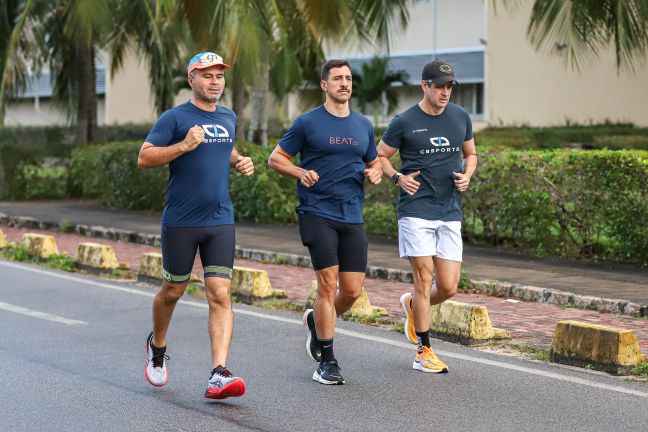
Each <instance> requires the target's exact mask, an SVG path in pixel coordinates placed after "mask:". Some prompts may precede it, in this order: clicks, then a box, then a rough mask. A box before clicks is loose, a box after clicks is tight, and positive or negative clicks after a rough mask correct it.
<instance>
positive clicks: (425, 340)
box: [416, 330, 430, 352]
mask: <svg viewBox="0 0 648 432" xmlns="http://www.w3.org/2000/svg"><path fill="white" fill-rule="evenodd" d="M416 340H417V341H418V352H422V351H423V347H424V346H426V347H428V348H430V330H425V331H422V332H416Z"/></svg>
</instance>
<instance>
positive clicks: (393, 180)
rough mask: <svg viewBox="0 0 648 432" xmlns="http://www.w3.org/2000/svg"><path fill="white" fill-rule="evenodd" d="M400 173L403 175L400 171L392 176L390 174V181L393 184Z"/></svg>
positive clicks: (396, 181)
mask: <svg viewBox="0 0 648 432" xmlns="http://www.w3.org/2000/svg"><path fill="white" fill-rule="evenodd" d="M402 175H403V174H402V173H399V172H397V173H396V174H394V175H393V176H391V181H392V182H393V183H394V184H397V183H398V177H400V176H402Z"/></svg>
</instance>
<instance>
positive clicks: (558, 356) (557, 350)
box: [551, 320, 644, 375]
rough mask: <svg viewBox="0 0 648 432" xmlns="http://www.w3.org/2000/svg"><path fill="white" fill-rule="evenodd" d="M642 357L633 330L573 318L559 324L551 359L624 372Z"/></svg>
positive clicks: (622, 373) (617, 373)
mask: <svg viewBox="0 0 648 432" xmlns="http://www.w3.org/2000/svg"><path fill="white" fill-rule="evenodd" d="M643 359H644V358H643V354H642V353H641V349H640V348H639V344H638V343H637V335H636V334H635V333H634V332H633V331H631V330H626V329H622V328H616V327H609V326H602V325H597V324H591V323H585V322H580V321H573V320H566V321H558V323H557V324H556V331H555V332H554V337H553V340H552V341H551V361H552V362H555V363H563V364H568V365H572V366H579V367H590V368H592V369H597V370H601V371H604V372H609V373H612V374H616V375H625V374H627V373H628V372H629V371H630V370H631V369H632V368H633V367H634V366H636V365H637V364H639V363H641V362H642V361H643Z"/></svg>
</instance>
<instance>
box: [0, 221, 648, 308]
mask: <svg viewBox="0 0 648 432" xmlns="http://www.w3.org/2000/svg"><path fill="white" fill-rule="evenodd" d="M1 224H5V225H8V226H10V227H18V228H37V229H42V230H52V229H57V230H58V229H61V226H60V224H57V223H53V222H43V221H39V220H37V219H35V218H32V217H24V216H8V215H6V214H4V213H0V225H1ZM61 231H63V232H68V233H75V234H78V235H83V236H86V237H94V238H103V239H107V240H116V241H122V242H128V243H136V244H144V245H148V246H154V247H159V246H160V236H159V235H155V234H145V233H138V232H135V231H127V230H121V229H115V228H106V227H103V226H89V225H68V226H66V227H65V229H64V230H63V229H62V230H61ZM235 256H236V258H243V259H248V260H250V261H259V262H268V263H273V264H286V265H292V266H298V267H310V266H311V260H310V257H308V256H304V255H297V254H286V253H280V252H272V251H267V250H262V249H251V248H242V247H240V246H236V248H235ZM366 274H367V277H370V278H375V279H384V280H388V281H394V282H403V283H412V281H413V278H412V272H411V271H406V270H400V269H392V268H386V267H379V266H372V265H370V266H367V273H366ZM470 282H471V286H472V289H467V290H463V289H460V291H462V292H466V293H474V294H484V295H488V296H495V297H506V298H514V299H518V300H523V301H528V302H537V303H545V304H552V305H557V306H568V307H574V308H577V309H589V310H595V311H599V312H609V313H619V314H623V315H630V316H634V317H645V316H648V305H642V304H637V303H633V302H630V301H628V300H623V299H607V298H601V297H593V296H587V295H581V294H575V293H572V292H567V291H561V290H556V289H551V288H542V287H536V286H530V285H521V284H513V283H509V282H501V281H483V280H473V281H470Z"/></svg>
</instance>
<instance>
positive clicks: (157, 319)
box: [153, 281, 188, 348]
mask: <svg viewBox="0 0 648 432" xmlns="http://www.w3.org/2000/svg"><path fill="white" fill-rule="evenodd" d="M187 285H188V283H181V284H171V283H169V282H167V281H163V282H162V288H160V291H158V293H157V294H156V295H155V297H154V298H153V345H154V346H156V347H159V348H162V347H165V346H166V335H167V330H168V329H169V323H170V322H171V316H172V315H173V310H174V309H175V305H176V303H178V300H180V297H182V295H183V294H184V292H185V289H186V288H187Z"/></svg>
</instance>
